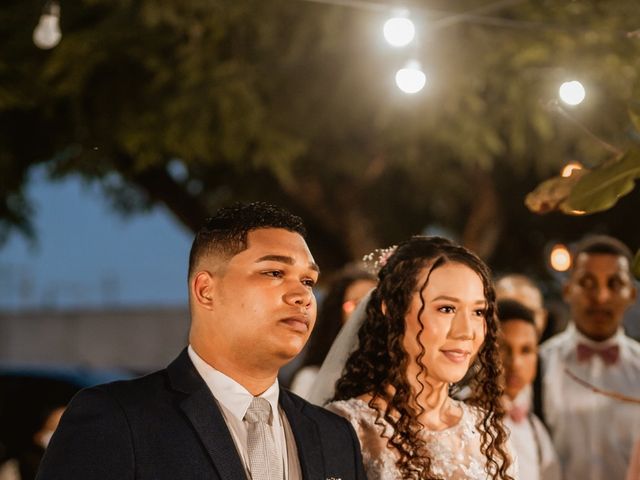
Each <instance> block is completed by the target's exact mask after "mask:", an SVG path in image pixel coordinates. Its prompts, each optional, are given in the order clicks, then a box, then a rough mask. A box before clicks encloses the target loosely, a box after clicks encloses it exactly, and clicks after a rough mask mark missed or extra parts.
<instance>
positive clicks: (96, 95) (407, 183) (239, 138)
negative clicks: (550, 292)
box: [0, 0, 640, 269]
mask: <svg viewBox="0 0 640 480" xmlns="http://www.w3.org/2000/svg"><path fill="white" fill-rule="evenodd" d="M486 3H487V2H486V1H480V0H466V1H456V2H451V1H446V2H445V1H430V2H416V3H415V5H414V7H415V8H414V9H413V10H412V11H413V12H414V18H415V20H416V22H417V24H418V28H419V29H420V31H421V32H423V33H422V34H421V35H420V36H419V39H418V44H417V46H416V47H414V48H412V49H410V50H409V51H398V50H394V49H392V48H390V47H386V46H385V45H383V43H382V40H381V38H380V33H379V31H380V25H381V23H382V22H383V21H384V19H385V14H382V13H380V12H379V11H377V10H376V9H371V10H368V9H358V8H347V7H340V6H331V5H323V4H318V3H310V2H303V1H298V0H269V1H264V0H263V1H257V0H234V1H228V0H226V1H225V0H136V1H134V0H115V1H114V0H108V1H107V0H78V1H75V2H67V1H62V2H61V7H62V30H63V35H64V36H63V40H62V42H61V43H60V45H58V46H57V47H56V48H55V49H53V50H51V51H40V50H38V49H36V48H35V47H34V45H33V43H32V41H31V32H32V29H33V27H34V26H35V23H36V22H37V19H38V16H39V15H40V10H41V7H42V4H41V2H38V1H35V0H29V1H25V0H7V1H5V4H4V5H3V9H2V10H1V11H0V40H1V41H0V52H1V55H0V229H1V230H0V231H1V232H3V233H6V232H7V231H9V230H10V229H12V228H19V229H21V230H22V231H23V232H26V233H28V232H29V231H30V223H29V218H30V216H31V214H32V210H31V207H30V204H29V201H28V198H26V197H25V194H24V187H25V184H26V181H27V178H28V172H29V170H30V169H31V168H32V167H33V166H35V165H38V164H46V165H47V168H48V169H49V171H50V173H51V176H52V177H53V178H56V177H62V176H66V175H77V174H80V175H82V176H83V177H84V178H86V179H87V181H95V182H100V184H101V185H103V187H104V190H105V192H106V193H107V194H108V195H109V198H111V199H112V200H113V202H114V205H115V206H117V207H118V208H119V209H121V210H122V211H126V212H132V211H137V210H139V209H143V208H146V207H148V206H149V205H152V204H155V203H161V204H164V205H166V206H167V207H168V208H169V210H170V211H171V212H173V214H174V215H175V216H176V217H177V218H178V219H179V220H180V221H181V222H182V223H184V224H185V225H186V226H187V227H189V228H197V226H198V225H199V224H200V222H201V221H202V219H203V217H204V216H206V214H207V212H210V211H212V210H213V209H215V208H217V207H219V206H220V205H223V204H226V203H229V202H231V201H234V200H251V199H266V200H270V201H274V202H278V203H281V204H283V205H286V206H288V207H289V208H291V209H292V210H294V211H295V212H297V213H299V214H301V215H302V216H303V217H304V218H305V220H306V222H307V224H308V225H309V227H310V233H311V244H312V248H313V250H314V252H315V253H316V255H317V256H318V257H319V261H320V262H321V263H322V265H323V267H325V266H326V268H327V269H331V268H332V267H333V266H337V265H340V264H342V263H343V262H345V261H347V260H349V259H352V258H356V257H358V256H360V255H362V254H363V253H366V252H367V251H369V250H371V249H373V248H374V247H378V246H383V245H385V244H389V243H393V242H397V241H398V240H399V239H401V238H403V237H406V236H408V235H410V234H413V233H417V232H419V231H421V230H423V229H424V228H425V227H428V226H432V227H433V226H438V227H439V228H444V229H447V230H448V231H450V232H453V233H454V234H456V235H459V236H460V238H461V239H463V241H464V242H465V243H466V244H468V245H469V246H471V247H472V248H475V249H477V250H479V251H480V252H481V253H482V254H483V255H484V256H485V257H487V258H491V259H492V261H493V263H494V265H496V266H497V268H503V269H504V268H507V267H508V268H513V269H517V268H525V267H527V266H528V265H527V264H528V263H530V261H531V258H532V255H533V253H534V252H536V255H537V254H538V253H539V252H541V251H542V250H543V247H544V245H545V242H546V241H548V240H549V239H550V238H557V239H560V240H572V239H574V238H575V237H577V236H580V235H581V234H583V233H585V232H586V231H587V230H589V229H600V230H606V231H609V232H610V233H613V234H616V235H618V236H620V237H622V238H623V239H624V240H626V241H627V242H629V243H632V244H633V243H635V244H640V237H639V235H640V233H637V232H633V231H631V230H630V229H629V226H628V223H629V222H628V221H626V222H625V221H624V220H618V219H617V218H612V217H606V218H605V217H603V216H602V215H604V214H600V216H598V215H596V216H594V217H590V218H589V219H584V218H581V219H577V222H574V221H573V219H571V220H565V219H564V217H560V216H556V217H544V218H545V220H544V221H542V220H541V218H542V217H535V216H533V215H532V214H530V213H529V212H528V211H527V209H526V208H525V207H524V204H523V199H524V195H525V193H526V192H527V191H530V190H531V189H532V188H533V187H534V186H535V185H536V184H537V183H538V182H539V181H540V180H542V179H543V178H546V177H548V176H549V175H551V174H552V172H556V171H558V170H559V169H560V167H561V166H562V165H563V164H564V163H565V162H566V161H568V160H574V159H577V160H580V161H582V162H583V163H584V164H586V165H591V166H594V165H597V164H599V163H601V162H602V161H603V160H604V159H605V158H607V156H608V153H607V152H606V151H604V150H603V149H601V148H600V146H599V145H598V144H597V143H596V142H594V141H593V139H592V138H590V137H589V136H588V135H585V134H584V132H583V131H582V130H581V129H580V128H577V127H576V126H575V125H574V124H573V123H572V122H568V121H567V120H566V119H564V118H562V117H561V116H558V115H557V114H556V112H555V111H554V109H553V108H552V105H553V99H554V98H555V97H556V90H557V86H558V84H559V83H560V82H561V81H564V80H567V79H572V78H580V79H581V80H582V81H583V83H584V84H585V85H586V87H587V91H588V95H589V97H588V101H587V102H585V104H584V105H583V106H580V107H578V108H575V109H574V110H573V111H572V113H571V114H572V116H573V117H574V118H575V119H576V121H578V122H580V123H582V124H584V125H588V127H589V129H590V130H592V131H594V132H596V133H597V135H598V136H600V137H603V138H606V139H608V141H610V142H612V143H615V144H617V145H621V146H622V147H623V148H626V145H627V144H629V143H630V142H631V141H632V140H631V139H630V136H629V120H628V117H627V114H626V111H627V107H628V105H629V102H630V101H631V99H632V98H633V97H634V88H635V87H636V85H637V81H638V73H639V72H638V64H637V62H638V60H637V59H638V58H640V56H639V55H638V54H639V53H640V38H638V35H636V34H635V33H633V32H634V31H635V30H636V29H637V28H638V25H637V24H635V23H634V19H635V18H636V9H637V6H636V4H635V2H634V1H631V0H627V1H618V2H602V1H568V0H567V1H557V0H553V1H552V0H546V1H542V0H537V1H533V0H532V1H519V2H516V1H514V2H499V3H502V5H503V7H502V8H501V9H494V10H493V11H487V10H486V9H485V10H484V11H482V12H480V13H476V14H473V12H477V9H478V8H480V7H482V6H483V5H486ZM460 12H467V14H466V15H457V14H459V13H460ZM469 12H471V13H472V14H469ZM630 32H631V33H630ZM409 56H414V57H416V58H418V59H419V60H420V61H421V63H422V65H423V67H424V69H425V72H426V74H427V76H428V87H427V89H426V90H425V91H423V92H422V93H421V94H418V95H415V96H406V95H404V94H402V93H400V92H399V91H397V89H396V88H395V86H394V85H393V75H394V72H395V70H396V69H397V68H400V67H402V65H403V64H404V63H405V62H406V60H407V59H408V58H409ZM619 212H620V215H621V218H623V219H624V216H625V215H626V213H625V212H626V211H625V208H624V207H623V208H621V209H619ZM538 267H540V265H538ZM540 268H541V267H540Z"/></svg>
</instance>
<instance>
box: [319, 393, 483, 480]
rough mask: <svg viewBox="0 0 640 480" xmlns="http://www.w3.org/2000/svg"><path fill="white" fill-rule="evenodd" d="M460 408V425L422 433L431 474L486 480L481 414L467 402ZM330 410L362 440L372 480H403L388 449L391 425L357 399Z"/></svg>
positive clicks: (457, 479) (449, 479)
mask: <svg viewBox="0 0 640 480" xmlns="http://www.w3.org/2000/svg"><path fill="white" fill-rule="evenodd" d="M458 405H459V406H460V407H461V408H462V417H461V418H460V421H459V422H458V424H457V425H454V426H452V427H450V428H447V429H445V430H441V431H431V430H427V429H424V430H422V434H423V436H424V440H425V442H426V445H427V450H428V452H429V455H430V457H431V458H432V463H431V472H432V473H433V474H434V475H436V476H439V477H441V478H443V479H445V480H481V479H486V478H488V476H487V474H486V472H485V457H484V455H482V453H481V452H480V433H479V432H478V430H477V429H476V427H475V424H476V422H477V420H478V415H477V412H476V410H475V409H474V408H473V407H470V406H468V405H466V404H465V403H463V402H458ZM326 408H327V409H328V410H331V411H332V412H334V413H337V414H338V415H341V416H343V417H345V418H346V419H348V420H349V421H350V422H351V424H352V425H353V428H354V429H355V431H356V433H357V434H358V438H359V439H360V445H361V447H362V459H363V463H364V468H365V470H366V472H367V478H368V479H369V480H395V479H399V480H400V479H402V475H401V474H400V472H399V471H398V467H397V466H396V460H397V458H398V455H397V453H396V452H394V450H392V449H390V448H388V447H387V440H388V438H389V437H390V434H391V433H392V427H391V425H390V424H389V423H387V422H386V421H385V420H384V419H380V420H379V421H378V424H376V411H375V410H374V409H372V408H371V407H369V405H368V404H367V403H366V402H364V401H363V400H360V399H357V398H351V399H349V400H340V401H336V402H332V403H330V404H328V405H327V406H326Z"/></svg>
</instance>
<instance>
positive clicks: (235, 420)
mask: <svg viewBox="0 0 640 480" xmlns="http://www.w3.org/2000/svg"><path fill="white" fill-rule="evenodd" d="M187 351H188V354H189V358H190V359H191V361H192V362H193V365H194V366H195V367H196V370H197V371H198V373H199V374H200V376H201V377H202V379H203V380H204V381H205V383H206V384H207V386H208V387H209V390H211V393H212V394H213V396H214V398H215V401H216V402H217V404H218V407H219V408H220V411H221V412H222V416H223V418H224V421H225V423H226V424H227V427H229V432H231V437H232V438H233V442H234V443H235V445H236V449H237V450H238V455H239V456H240V459H241V460H242V464H243V465H244V468H245V471H246V472H247V477H248V478H251V477H250V473H249V468H248V466H249V456H248V449H247V425H246V423H245V422H243V419H244V415H245V413H246V412H247V409H248V408H249V404H250V403H251V401H252V400H253V395H252V394H251V393H250V392H249V391H248V390H247V389H246V388H244V387H243V386H242V385H240V384H239V383H238V382H236V381H235V380H233V379H232V378H230V377H228V376H227V375H225V374H224V373H222V372H220V371H218V370H216V369H215V368H213V367H212V366H211V365H209V364H208V363H207V362H205V361H204V360H203V359H202V358H201V357H200V356H199V355H198V354H197V353H196V352H195V350H194V349H193V348H192V347H191V345H189V348H188V349H187ZM279 395H280V387H279V384H278V380H277V379H276V381H275V382H274V383H273V385H271V386H270V387H269V388H268V389H267V390H266V391H265V392H264V393H262V394H261V395H259V396H260V397H261V398H264V399H265V400H267V401H268V402H269V404H270V405H271V411H272V412H273V415H272V418H273V421H272V424H271V425H270V427H271V430H272V432H273V438H274V439H275V440H276V442H275V443H276V449H277V454H278V456H279V457H280V458H282V462H283V466H284V470H283V471H284V478H285V480H300V479H302V472H301V468H300V461H299V459H298V451H297V448H296V444H295V439H294V437H293V432H292V430H291V426H290V425H289V422H288V421H287V417H286V415H285V414H284V412H283V411H282V409H281V408H280V406H279V404H278V398H279Z"/></svg>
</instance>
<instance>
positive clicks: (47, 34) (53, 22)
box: [33, 2, 62, 50]
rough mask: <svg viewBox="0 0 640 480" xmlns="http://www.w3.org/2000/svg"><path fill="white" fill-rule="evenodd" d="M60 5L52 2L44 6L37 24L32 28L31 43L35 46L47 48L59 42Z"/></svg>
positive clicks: (60, 33) (60, 35)
mask: <svg viewBox="0 0 640 480" xmlns="http://www.w3.org/2000/svg"><path fill="white" fill-rule="evenodd" d="M61 38H62V32H60V5H58V4H57V3H56V2H52V3H51V4H49V5H48V6H46V7H45V8H44V11H43V12H42V15H41V16H40V21H39V22H38V25H37V26H36V28H35V29H34V30H33V43H35V44H36V47H38V48H41V49H43V50H48V49H50V48H53V47H55V46H56V45H58V43H60V39H61Z"/></svg>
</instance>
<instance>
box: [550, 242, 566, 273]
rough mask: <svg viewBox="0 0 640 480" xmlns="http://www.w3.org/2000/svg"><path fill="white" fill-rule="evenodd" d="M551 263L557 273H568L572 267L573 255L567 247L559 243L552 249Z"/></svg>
mask: <svg viewBox="0 0 640 480" xmlns="http://www.w3.org/2000/svg"><path fill="white" fill-rule="evenodd" d="M549 263H550V264H551V268H553V269H554V270H555V271H556V272H566V271H567V270H569V268H570V267H571V253H570V252H569V249H568V248H567V247H566V245H563V244H562V243H557V244H555V245H554V246H553V248H552V249H551V254H550V255H549Z"/></svg>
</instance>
